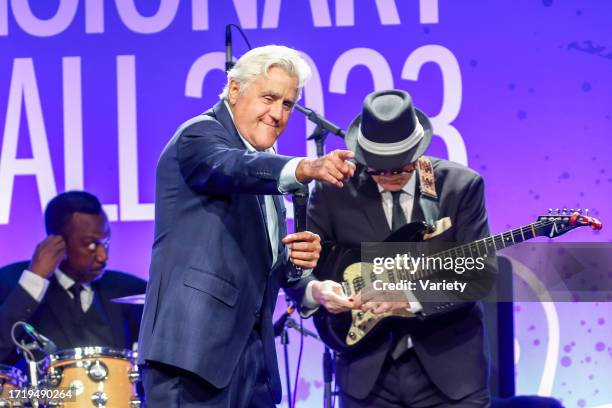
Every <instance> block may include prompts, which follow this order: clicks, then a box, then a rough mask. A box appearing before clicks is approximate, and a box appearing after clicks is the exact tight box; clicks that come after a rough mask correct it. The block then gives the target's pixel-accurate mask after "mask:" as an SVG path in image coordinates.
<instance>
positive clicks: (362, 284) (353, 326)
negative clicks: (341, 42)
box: [314, 209, 602, 352]
mask: <svg viewBox="0 0 612 408" xmlns="http://www.w3.org/2000/svg"><path fill="white" fill-rule="evenodd" d="M584 226H589V227H591V228H592V229H593V230H600V229H601V228H602V224H601V222H599V220H597V219H596V218H593V217H590V216H588V210H586V213H585V215H583V214H582V211H580V210H578V211H573V210H570V212H568V211H566V210H563V211H559V210H556V211H554V212H553V211H552V209H551V210H549V213H548V214H547V215H541V216H539V217H538V218H537V221H536V222H534V223H531V224H527V225H524V226H522V227H519V228H515V229H512V230H510V231H507V232H504V233H501V234H497V235H491V236H489V237H486V238H482V239H479V240H477V241H474V242H471V243H468V244H464V245H459V246H456V247H453V248H451V249H448V250H446V251H443V252H440V253H437V254H434V255H432V257H441V258H445V257H451V258H454V257H457V256H465V257H473V258H474V257H480V256H482V255H483V254H487V255H493V254H495V252H496V251H497V250H500V249H503V248H506V247H509V246H512V245H515V244H518V243H521V242H523V241H527V240H530V239H533V238H535V237H548V238H556V237H558V236H560V235H563V234H565V233H566V232H568V231H571V230H573V229H575V228H578V227H584ZM429 233H431V226H430V225H428V224H427V223H425V222H412V223H410V224H407V225H405V226H404V227H402V228H400V229H399V230H397V231H395V232H394V233H393V234H391V235H390V236H389V237H388V238H387V239H386V240H385V242H420V241H424V239H427V238H428V234H429ZM344 251H345V252H343V253H342V255H341V256H340V257H339V259H338V261H337V264H336V265H335V268H331V269H333V270H315V275H316V276H317V278H318V279H320V280H325V279H331V280H334V281H336V282H339V283H341V284H342V286H343V289H344V291H345V293H346V294H347V296H352V295H355V294H356V293H358V292H360V291H362V290H364V289H371V287H368V285H371V282H373V281H374V280H375V279H376V278H375V276H374V275H373V272H372V271H373V267H374V265H373V264H372V263H368V262H361V259H362V258H361V249H360V248H351V249H349V250H346V249H345V250H344ZM436 273H438V272H436V271H435V270H427V269H420V270H418V271H417V272H416V273H414V274H410V273H406V271H401V270H397V269H394V270H386V271H385V274H386V276H385V280H386V281H388V282H389V281H390V282H400V281H406V280H417V279H423V278H428V277H434V276H436ZM364 278H366V279H364ZM368 282H369V283H368ZM411 317H414V314H412V313H411V312H409V311H408V310H407V309H405V308H401V309H397V310H393V311H390V312H386V313H381V314H374V313H372V312H369V311H368V312H364V311H361V310H352V311H350V312H345V313H339V314H336V315H334V314H330V313H328V312H327V311H326V310H324V308H321V309H320V310H319V311H317V313H316V314H315V315H314V323H315V326H316V328H317V330H318V332H319V335H320V336H321V338H322V340H323V341H324V342H325V343H326V344H327V345H328V346H329V347H331V348H332V349H334V350H336V351H341V352H349V351H350V352H352V351H356V350H358V349H361V347H363V345H364V344H365V343H367V339H369V338H371V337H373V336H375V335H376V333H379V332H382V330H381V328H382V327H383V326H384V321H390V320H392V319H397V318H411Z"/></svg>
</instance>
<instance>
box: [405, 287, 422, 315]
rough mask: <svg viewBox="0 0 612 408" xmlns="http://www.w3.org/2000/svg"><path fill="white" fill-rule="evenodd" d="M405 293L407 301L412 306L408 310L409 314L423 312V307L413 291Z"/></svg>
mask: <svg viewBox="0 0 612 408" xmlns="http://www.w3.org/2000/svg"><path fill="white" fill-rule="evenodd" d="M404 293H405V294H406V299H407V300H408V304H409V305H410V308H409V309H408V311H409V312H412V313H418V312H420V311H421V310H423V305H422V304H421V302H419V301H418V300H417V298H416V296H414V293H412V291H411V290H407V291H405V292H404Z"/></svg>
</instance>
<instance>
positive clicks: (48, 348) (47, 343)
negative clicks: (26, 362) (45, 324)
mask: <svg viewBox="0 0 612 408" xmlns="http://www.w3.org/2000/svg"><path fill="white" fill-rule="evenodd" d="M23 329H24V330H25V332H26V333H28V334H29V335H30V337H32V338H33V339H34V341H36V344H38V347H39V348H40V350H41V351H42V352H43V353H45V354H46V355H49V354H53V353H55V351H56V350H57V346H56V345H55V343H54V342H53V341H52V340H50V339H48V338H47V337H45V336H43V335H42V334H40V333H39V332H37V331H36V329H35V328H34V327H33V326H32V325H30V324H28V323H24V324H23Z"/></svg>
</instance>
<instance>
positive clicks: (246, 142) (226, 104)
mask: <svg viewBox="0 0 612 408" xmlns="http://www.w3.org/2000/svg"><path fill="white" fill-rule="evenodd" d="M223 103H224V104H225V107H226V108H227V111H228V112H229V115H230V118H231V119H232V123H233V124H234V127H235V128H236V132H237V133H238V136H240V139H242V143H244V145H245V146H246V148H247V150H248V151H249V152H256V151H257V150H256V149H255V148H254V147H253V145H251V144H250V143H249V142H248V141H247V140H246V139H245V138H244V137H243V136H242V135H241V134H240V130H238V126H236V122H235V121H234V114H233V113H232V109H231V108H230V105H229V103H228V102H227V99H223ZM264 151H265V152H266V153H276V151H275V150H274V146H272V147H271V148H269V149H267V150H264Z"/></svg>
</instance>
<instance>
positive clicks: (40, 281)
mask: <svg viewBox="0 0 612 408" xmlns="http://www.w3.org/2000/svg"><path fill="white" fill-rule="evenodd" d="M19 285H20V286H21V287H22V288H23V289H24V290H25V291H26V292H28V294H29V295H30V296H32V297H33V298H34V300H36V301H37V302H38V303H40V302H42V300H43V298H44V297H45V293H47V289H48V288H49V280H48V279H45V278H43V277H40V276H38V275H37V274H35V273H34V272H31V271H29V270H27V269H25V270H24V271H23V273H22V274H21V277H20V278H19Z"/></svg>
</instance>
